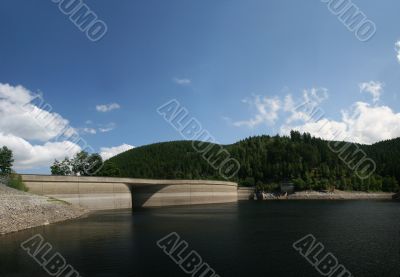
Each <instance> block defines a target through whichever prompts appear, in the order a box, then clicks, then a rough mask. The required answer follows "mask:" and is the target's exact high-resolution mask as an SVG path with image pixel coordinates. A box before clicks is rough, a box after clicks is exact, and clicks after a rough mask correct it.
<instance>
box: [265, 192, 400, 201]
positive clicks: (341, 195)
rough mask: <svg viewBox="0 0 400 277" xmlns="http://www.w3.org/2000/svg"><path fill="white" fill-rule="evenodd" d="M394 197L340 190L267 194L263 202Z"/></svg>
mask: <svg viewBox="0 0 400 277" xmlns="http://www.w3.org/2000/svg"><path fill="white" fill-rule="evenodd" d="M394 195H395V193H391V192H360V191H339V190H335V191H334V192H319V191H300V192H295V193H293V194H290V195H288V196H277V195H275V194H272V193H265V194H264V199H263V200H393V196H394ZM260 200H261V199H260Z"/></svg>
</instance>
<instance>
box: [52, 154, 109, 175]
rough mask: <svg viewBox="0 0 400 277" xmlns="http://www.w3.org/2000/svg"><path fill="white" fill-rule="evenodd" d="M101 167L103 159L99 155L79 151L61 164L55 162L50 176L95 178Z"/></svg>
mask: <svg viewBox="0 0 400 277" xmlns="http://www.w3.org/2000/svg"><path fill="white" fill-rule="evenodd" d="M102 167H103V159H102V158H101V156H100V155H99V154H97V153H94V154H89V153H87V152H85V151H81V152H79V153H77V154H76V155H75V156H74V158H73V159H71V160H70V159H68V158H65V159H64V160H63V161H62V162H59V161H57V160H55V161H54V163H53V165H52V166H51V167H50V170H51V174H52V175H61V176H66V175H79V176H96V175H99V172H100V171H101V169H102ZM110 170H111V169H109V171H110ZM113 172H114V173H115V172H116V170H115V169H114V171H113ZM104 176H108V175H104Z"/></svg>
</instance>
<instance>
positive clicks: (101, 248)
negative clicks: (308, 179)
mask: <svg viewBox="0 0 400 277" xmlns="http://www.w3.org/2000/svg"><path fill="white" fill-rule="evenodd" d="M399 215H400V204H399V203H398V202H392V201H276V202H272V201H265V202H253V201H245V202H239V203H232V204H217V205H200V206H190V207H188V206H185V207H167V208H165V207H164V208H154V209H143V210H135V211H134V212H132V211H131V210H119V211H105V212H96V213H92V214H91V215H89V216H87V217H85V218H81V219H77V220H72V221H68V222H64V223H60V224H54V225H48V226H44V227H39V228H34V229H31V230H26V231H22V232H19V233H14V234H9V235H5V236H1V237H0V276H15V277H17V276H18V277H19V276H26V277H36V276H38V277H40V276H49V274H48V273H46V272H45V271H44V270H43V268H41V266H40V265H39V264H38V262H36V261H35V260H34V259H33V258H32V257H30V256H29V255H28V254H27V252H26V251H24V250H23V249H22V248H21V247H20V244H21V243H22V242H23V241H25V240H27V239H28V238H30V237H32V236H33V235H35V234H40V235H42V236H43V238H44V240H45V241H46V242H48V243H50V244H51V245H52V247H53V249H52V251H56V252H59V253H60V254H61V255H62V256H63V257H64V258H65V259H66V261H67V263H68V264H70V265H72V266H73V267H74V268H75V269H76V270H77V271H78V272H79V273H80V276H87V277H89V276H99V277H112V276H189V274H186V273H185V272H184V271H183V270H182V269H181V268H180V267H179V265H177V264H176V263H175V262H174V261H173V260H172V259H171V258H170V257H169V256H168V255H166V254H165V253H164V252H163V250H162V249H160V248H159V246H158V245H157V241H159V240H160V239H162V238H163V237H165V236H166V235H168V234H170V233H172V232H176V234H178V235H179V236H180V238H181V239H182V240H185V241H186V242H187V244H188V248H187V250H188V251H189V250H195V251H196V252H197V253H198V254H199V255H200V256H201V258H202V260H203V261H204V262H206V263H207V264H209V265H210V267H211V268H212V269H214V270H215V272H216V273H217V274H218V275H219V276H274V277H276V276H307V277H308V276H321V275H320V274H319V273H318V271H317V270H316V269H315V268H314V267H313V266H312V265H311V264H310V263H309V262H308V261H307V260H306V259H305V258H304V257H302V256H301V255H300V253H299V252H297V251H296V250H295V249H294V248H293V246H292V245H293V243H294V242H296V241H298V240H299V239H301V238H302V237H304V236H306V235H307V234H312V235H313V236H314V237H315V238H316V239H317V241H318V242H320V243H322V244H323V246H324V247H325V251H327V252H331V253H332V254H333V255H334V256H335V257H336V258H337V259H338V261H339V263H341V264H342V265H344V266H345V268H347V269H348V270H349V271H350V272H351V273H352V275H353V276H377V277H378V276H396V277H398V276H399V274H400V256H399V251H400V249H399V247H400V218H399Z"/></svg>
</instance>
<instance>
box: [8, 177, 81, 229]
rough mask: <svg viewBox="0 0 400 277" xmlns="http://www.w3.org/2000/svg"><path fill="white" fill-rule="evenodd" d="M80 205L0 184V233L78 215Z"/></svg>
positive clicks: (79, 214) (79, 213)
mask: <svg viewBox="0 0 400 277" xmlns="http://www.w3.org/2000/svg"><path fill="white" fill-rule="evenodd" d="M87 212H88V210H85V209H83V208H81V207H78V206H74V205H71V204H69V203H65V202H63V201H59V200H57V199H53V198H49V197H44V196H38V195H33V194H30V193H27V192H22V191H18V190H15V189H12V188H9V187H6V186H4V185H2V184H0V234H6V233H11V232H16V231H20V230H23V229H28V228H32V227H37V226H41V225H47V224H50V223H55V222H60V221H64V220H68V219H73V218H77V217H80V216H82V215H84V214H85V213H87Z"/></svg>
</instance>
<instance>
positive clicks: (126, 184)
mask: <svg viewBox="0 0 400 277" xmlns="http://www.w3.org/2000/svg"><path fill="white" fill-rule="evenodd" d="M21 176H22V180H23V182H24V183H25V185H26V186H27V188H28V189H29V192H30V193H34V194H38V195H44V196H48V197H53V198H56V199H59V200H63V201H66V202H68V203H71V204H75V205H80V206H82V207H84V208H87V209H89V210H114V209H126V208H140V207H162V206H176V205H196V204H212V203H229V202H236V201H238V185H237V184H236V183H233V182H225V181H209V180H151V179H135V178H114V177H83V176H48V175H21Z"/></svg>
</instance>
